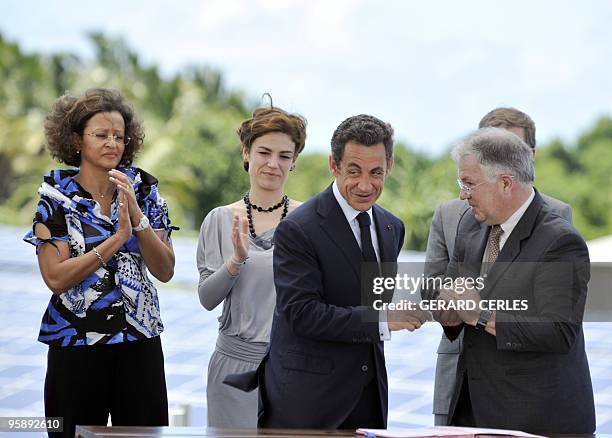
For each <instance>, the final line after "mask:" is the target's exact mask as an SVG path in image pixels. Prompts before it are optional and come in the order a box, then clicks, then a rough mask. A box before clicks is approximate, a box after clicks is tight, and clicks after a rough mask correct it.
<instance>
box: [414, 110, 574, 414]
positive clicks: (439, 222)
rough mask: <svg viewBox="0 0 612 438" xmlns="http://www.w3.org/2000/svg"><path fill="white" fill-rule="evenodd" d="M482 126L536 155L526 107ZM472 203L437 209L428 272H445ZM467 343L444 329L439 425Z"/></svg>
mask: <svg viewBox="0 0 612 438" xmlns="http://www.w3.org/2000/svg"><path fill="white" fill-rule="evenodd" d="M478 127H479V128H486V127H497V128H504V129H506V130H508V131H510V132H512V133H513V134H516V135H517V136H518V137H519V138H521V140H523V141H524V142H525V143H527V145H528V146H529V147H530V148H531V150H532V153H533V157H534V158H535V155H536V141H535V124H534V123H533V120H532V119H531V118H530V117H529V116H528V115H527V114H525V113H523V112H522V111H519V110H517V109H515V108H496V109H494V110H492V111H490V112H489V113H487V114H486V115H485V116H484V117H483V118H482V120H481V121H480V123H479V124H478ZM541 196H542V198H543V200H544V202H545V203H546V204H547V205H548V206H549V207H550V208H551V209H552V210H553V211H554V212H556V213H557V214H559V215H560V216H561V217H563V218H565V219H566V220H568V221H569V222H571V221H572V209H571V207H570V206H569V205H568V204H566V203H564V202H562V201H559V200H558V199H555V198H552V197H550V196H547V195H545V194H541ZM469 210H470V209H469V205H468V203H467V202H466V201H465V200H462V199H458V198H457V199H453V200H451V201H448V202H444V203H442V204H440V205H439V206H438V208H437V209H436V211H435V213H434V216H433V220H432V222H431V228H430V229H429V239H428V241H427V254H426V256H425V261H426V264H425V276H427V277H431V276H441V275H444V273H445V272H446V269H447V266H448V263H449V260H450V259H451V256H452V254H453V250H454V246H455V237H456V235H457V225H458V224H459V221H460V219H461V217H462V216H463V215H465V214H471V213H468V212H469ZM462 346H463V334H461V335H460V336H459V338H458V339H457V340H456V341H455V342H450V341H449V340H448V338H447V337H446V335H444V333H443V334H442V339H441V340H440V345H439V346H438V360H437V362H436V376H435V383H434V402H433V413H434V422H435V424H436V425H445V424H447V420H448V418H447V417H448V411H449V407H450V402H451V396H452V391H453V388H454V387H455V380H456V374H457V361H458V360H459V354H460V353H461V350H462Z"/></svg>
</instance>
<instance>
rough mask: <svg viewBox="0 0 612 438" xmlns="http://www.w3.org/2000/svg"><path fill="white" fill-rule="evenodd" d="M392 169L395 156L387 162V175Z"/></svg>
mask: <svg viewBox="0 0 612 438" xmlns="http://www.w3.org/2000/svg"><path fill="white" fill-rule="evenodd" d="M391 169H393V158H391V159H390V160H389V161H388V162H387V176H389V175H390V174H391Z"/></svg>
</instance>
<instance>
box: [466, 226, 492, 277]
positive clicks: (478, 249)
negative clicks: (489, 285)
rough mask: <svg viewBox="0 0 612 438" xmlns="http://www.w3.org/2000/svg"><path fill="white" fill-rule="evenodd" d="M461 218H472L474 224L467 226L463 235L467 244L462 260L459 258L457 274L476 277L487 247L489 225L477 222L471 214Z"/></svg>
mask: <svg viewBox="0 0 612 438" xmlns="http://www.w3.org/2000/svg"><path fill="white" fill-rule="evenodd" d="M463 218H464V219H467V220H473V221H474V224H473V226H471V227H470V228H469V231H468V232H467V233H466V236H465V241H466V243H467V244H466V246H465V255H464V257H463V260H459V262H460V263H459V275H460V276H462V277H468V276H469V277H478V276H479V275H480V266H481V265H482V256H483V254H484V252H485V248H486V247H487V239H488V237H489V227H487V226H486V225H482V224H480V223H478V222H477V221H476V219H474V217H473V216H471V215H470V216H464V217H463Z"/></svg>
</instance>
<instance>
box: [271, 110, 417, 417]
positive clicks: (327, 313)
mask: <svg viewBox="0 0 612 438" xmlns="http://www.w3.org/2000/svg"><path fill="white" fill-rule="evenodd" d="M329 164H330V169H331V171H332V173H333V175H334V177H335V181H334V182H333V183H332V184H331V185H330V186H329V187H328V188H327V189H326V190H325V191H323V192H322V193H320V194H318V195H316V196H315V197H313V198H312V199H310V200H309V201H307V202H305V203H304V204H303V205H302V206H300V207H299V208H298V209H296V210H295V211H294V212H293V213H292V214H290V215H289V216H287V218H286V219H285V220H283V221H282V222H281V223H280V224H279V226H278V228H277V229H276V231H275V236H274V241H275V248H274V282H275V285H276V293H277V305H276V311H275V314H274V319H273V323H272V333H271V339H270V349H269V353H268V355H267V356H266V358H265V359H264V362H263V364H262V367H260V376H261V377H260V381H259V384H260V397H261V399H260V411H261V412H260V417H259V426H260V427H280V428H325V429H337V428H340V429H355V428H357V427H374V428H382V427H385V426H386V424H387V374H386V369H385V358H384V353H383V340H385V339H389V338H390V335H389V330H391V331H393V330H400V329H408V330H411V331H412V330H414V329H416V328H419V327H420V326H421V324H422V323H424V322H425V315H424V314H423V312H420V311H414V312H400V311H397V312H396V311H391V310H389V312H388V315H385V312H380V313H379V312H378V311H376V310H375V309H373V306H371V305H369V304H368V303H367V302H364V301H363V300H362V294H361V290H362V280H364V281H366V279H363V278H362V268H363V267H364V262H367V263H365V265H372V264H374V265H375V266H379V265H378V263H379V262H381V265H380V268H381V269H382V273H383V274H384V275H389V272H386V271H385V269H386V268H385V266H388V265H389V264H391V265H393V264H394V263H395V262H396V261H397V257H398V254H399V252H400V250H401V248H402V243H403V240H404V226H403V224H402V222H401V221H400V220H399V219H398V218H396V217H395V216H393V215H392V214H391V213H389V212H388V211H386V210H384V209H383V208H381V207H379V206H378V205H376V204H375V202H376V200H377V199H378V197H379V196H380V194H381V193H382V190H383V187H384V183H385V178H386V177H387V176H388V175H389V173H390V171H391V168H392V166H393V130H392V128H391V126H390V125H389V124H387V123H384V122H383V121H381V120H379V119H377V118H375V117H372V116H367V115H359V116H354V117H350V118H348V119H346V120H345V121H344V122H342V123H341V124H340V126H338V128H337V129H336V131H335V132H334V134H333V137H332V154H331V156H330V158H329ZM382 262H387V263H386V264H385V263H382ZM377 269H378V268H377ZM391 275H393V274H392V273H391ZM365 286H366V288H367V287H368V285H365ZM369 287H370V290H372V287H371V283H370V285H369ZM366 298H367V297H366ZM387 316H388V320H387Z"/></svg>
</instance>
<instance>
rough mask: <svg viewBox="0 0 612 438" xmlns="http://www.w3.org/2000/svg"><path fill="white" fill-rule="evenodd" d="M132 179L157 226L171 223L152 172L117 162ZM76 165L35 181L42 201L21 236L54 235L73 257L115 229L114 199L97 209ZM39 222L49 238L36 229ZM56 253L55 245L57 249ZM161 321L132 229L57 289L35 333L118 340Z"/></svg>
mask: <svg viewBox="0 0 612 438" xmlns="http://www.w3.org/2000/svg"><path fill="white" fill-rule="evenodd" d="M119 170H120V171H122V172H123V173H125V174H126V175H128V176H129V177H130V179H131V180H132V181H133V185H134V191H135V193H136V199H137V201H138V205H139V206H140V208H141V210H142V212H143V214H144V215H145V216H146V217H147V218H148V219H149V221H150V223H151V226H152V227H153V229H154V230H164V236H163V237H164V239H166V238H167V239H169V238H170V233H171V232H172V229H176V228H175V227H172V226H171V225H170V219H169V218H168V207H167V205H166V201H165V200H164V199H163V198H162V197H161V196H160V195H159V194H158V192H157V179H156V178H155V177H153V176H151V175H149V174H148V173H146V172H145V171H143V170H141V169H138V168H136V167H125V168H119ZM77 173H78V169H70V170H53V171H51V172H50V173H49V175H47V176H45V177H44V180H43V183H42V185H41V186H40V188H39V189H38V193H39V195H40V201H39V202H38V208H37V209H36V215H35V216H34V221H33V222H34V223H33V226H32V231H30V232H29V233H28V234H26V236H25V237H24V240H25V241H26V242H28V243H31V244H33V245H35V246H36V247H37V252H38V247H39V246H40V245H42V244H43V243H50V244H52V245H53V246H55V247H56V248H57V245H56V244H55V242H54V241H55V240H62V241H64V242H67V243H68V246H69V248H70V256H71V257H78V256H80V255H82V254H85V253H86V252H88V251H91V249H92V248H93V247H94V246H97V245H99V244H100V243H102V242H104V240H106V239H107V238H109V237H110V236H111V235H113V234H114V233H115V231H116V230H117V228H118V222H119V210H118V207H119V203H118V201H117V195H116V194H115V196H114V197H113V201H112V205H111V217H110V218H108V217H107V216H105V215H104V214H103V213H102V211H101V210H100V205H99V204H98V203H97V202H96V201H94V200H93V199H92V196H91V194H90V193H88V192H87V191H86V190H85V189H84V188H83V187H82V186H81V185H80V184H79V183H78V182H77V181H75V179H74V177H75V176H76V174H77ZM39 222H40V223H42V224H45V225H46V226H47V228H49V230H50V231H51V238H50V239H39V238H37V237H36V236H35V235H34V232H33V230H34V226H35V225H36V224H37V223H39ZM58 254H59V251H58ZM163 329H164V326H163V324H162V322H161V318H160V314H159V301H158V299H157V290H156V289H155V286H154V285H153V283H152V282H151V280H150V279H149V277H148V276H147V270H146V265H145V262H144V259H143V258H142V255H141V254H140V248H139V247H138V242H137V240H136V236H135V235H133V234H132V236H131V237H130V239H129V240H127V241H126V242H125V243H124V244H123V246H122V247H121V248H120V249H119V251H117V253H116V254H115V255H114V256H113V257H112V258H111V259H110V260H109V261H108V262H107V263H106V267H100V268H99V269H98V270H96V271H95V272H94V273H92V274H91V275H90V276H89V277H87V278H86V279H85V280H83V281H82V282H81V283H79V284H77V285H75V286H74V287H72V288H71V289H69V290H68V291H66V292H64V293H62V294H60V295H55V294H54V295H52V297H51V300H50V301H49V305H48V306H47V310H46V312H45V314H44V316H43V319H42V324H41V327H40V334H39V336H38V340H39V341H40V342H44V343H46V344H49V345H55V346H62V347H65V346H81V345H93V344H117V343H120V342H129V341H135V340H139V339H144V338H151V337H154V336H157V335H159V334H160V333H161V332H162V331H163Z"/></svg>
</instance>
